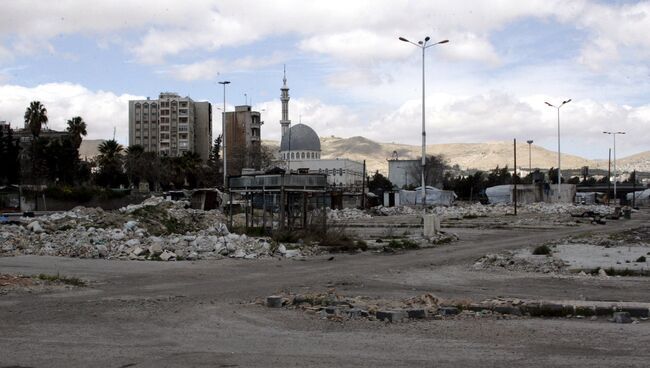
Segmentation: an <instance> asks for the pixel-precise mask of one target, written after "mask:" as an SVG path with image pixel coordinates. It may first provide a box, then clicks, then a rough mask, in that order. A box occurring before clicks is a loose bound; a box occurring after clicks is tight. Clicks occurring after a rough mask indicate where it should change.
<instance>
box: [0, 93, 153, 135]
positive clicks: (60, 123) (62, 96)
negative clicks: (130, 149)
mask: <svg viewBox="0 0 650 368" xmlns="http://www.w3.org/2000/svg"><path fill="white" fill-rule="evenodd" d="M139 98H142V97H141V96H134V95H129V94H121V95H118V94H115V93H112V92H106V91H91V90H89V89H87V88H85V87H83V86H81V85H78V84H72V83H48V84H42V85H38V86H36V87H31V88H29V87H23V86H17V85H3V86H0V111H2V115H0V120H6V121H8V122H10V123H11V125H12V126H13V127H18V128H22V127H23V125H24V120H23V116H24V114H25V109H26V108H27V106H28V105H29V103H30V102H31V101H41V103H43V105H44V106H45V108H47V111H48V118H49V121H48V126H49V127H50V129H55V130H64V129H65V127H66V126H67V124H66V122H67V120H68V119H70V118H71V117H74V116H81V117H83V119H84V120H85V121H86V124H87V125H88V136H87V138H88V139H110V138H112V137H113V128H116V131H117V135H116V137H117V139H118V140H119V141H120V142H121V143H124V144H127V143H128V101H129V100H133V99H139Z"/></svg>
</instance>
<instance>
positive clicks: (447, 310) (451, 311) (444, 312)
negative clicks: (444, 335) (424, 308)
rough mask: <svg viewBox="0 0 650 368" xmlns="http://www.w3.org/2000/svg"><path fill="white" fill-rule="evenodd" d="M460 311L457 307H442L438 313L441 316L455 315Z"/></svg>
mask: <svg viewBox="0 0 650 368" xmlns="http://www.w3.org/2000/svg"><path fill="white" fill-rule="evenodd" d="M458 313H460V310H459V309H458V308H456V307H440V308H438V314H440V315H441V316H455V315H457V314H458Z"/></svg>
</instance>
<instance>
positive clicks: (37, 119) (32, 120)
mask: <svg viewBox="0 0 650 368" xmlns="http://www.w3.org/2000/svg"><path fill="white" fill-rule="evenodd" d="M45 124H47V109H46V108H45V106H43V105H42V104H41V102H40V101H32V102H31V103H30V104H29V107H28V108H27V110H25V126H26V127H28V128H29V130H30V131H31V132H32V135H33V136H34V139H36V138H38V136H39V135H40V134H41V128H42V127H43V125H45Z"/></svg>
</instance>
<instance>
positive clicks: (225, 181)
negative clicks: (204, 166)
mask: <svg viewBox="0 0 650 368" xmlns="http://www.w3.org/2000/svg"><path fill="white" fill-rule="evenodd" d="M219 84H221V85H223V113H222V114H221V116H222V118H221V135H222V138H223V189H224V190H225V189H226V188H227V187H228V164H227V162H228V161H227V157H226V152H227V151H226V142H227V141H228V140H227V139H226V85H228V84H230V81H221V82H219Z"/></svg>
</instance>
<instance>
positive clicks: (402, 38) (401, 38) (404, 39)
mask: <svg viewBox="0 0 650 368" xmlns="http://www.w3.org/2000/svg"><path fill="white" fill-rule="evenodd" d="M399 40H400V41H404V42H410V41H409V40H407V39H406V38H404V37H400V38H399Z"/></svg>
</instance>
